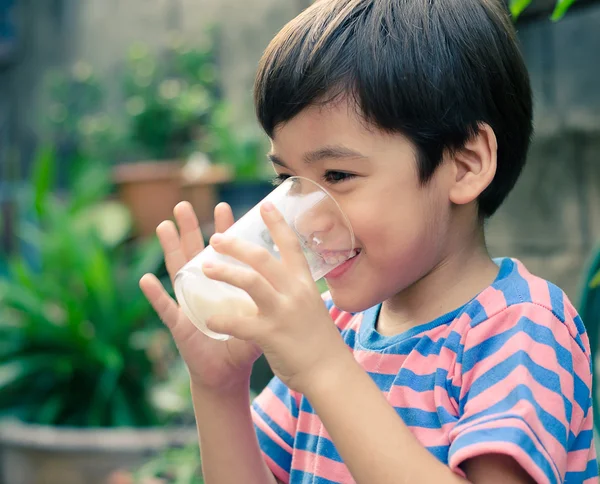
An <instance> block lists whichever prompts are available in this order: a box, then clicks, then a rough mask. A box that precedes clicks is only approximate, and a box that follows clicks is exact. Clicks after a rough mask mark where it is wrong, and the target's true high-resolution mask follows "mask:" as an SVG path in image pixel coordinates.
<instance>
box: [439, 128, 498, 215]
mask: <svg viewBox="0 0 600 484" xmlns="http://www.w3.org/2000/svg"><path fill="white" fill-rule="evenodd" d="M497 151H498V142H497V141H496V134H495V133H494V130H493V129H492V128H491V126H489V125H488V124H485V123H481V124H480V125H479V130H478V132H477V134H475V136H473V137H472V138H471V139H469V140H468V141H467V142H466V144H465V146H464V147H463V148H461V149H460V150H457V151H456V152H455V153H453V157H452V159H451V161H452V163H453V167H454V180H453V183H452V187H451V189H450V201H451V202H452V203H454V204H456V205H466V204H468V203H471V202H473V201H474V200H477V198H478V197H479V195H481V193H482V192H483V191H484V190H485V189H486V188H487V187H488V186H489V185H490V183H492V180H493V179H494V176H495V175H496V166H497V165H496V163H497Z"/></svg>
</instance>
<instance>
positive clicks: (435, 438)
mask: <svg viewBox="0 0 600 484" xmlns="http://www.w3.org/2000/svg"><path fill="white" fill-rule="evenodd" d="M255 101H256V111H257V114H258V118H259V121H260V122H261V124H262V126H263V128H264V129H265V131H266V133H267V134H268V135H269V137H270V138H271V141H272V151H271V153H270V158H271V161H272V162H273V165H274V167H275V170H276V172H277V175H278V178H279V179H285V178H286V177H288V176H291V175H298V176H304V177H307V178H311V179H313V180H315V181H318V182H320V183H321V184H323V185H324V186H325V187H326V188H327V189H328V190H329V191H330V193H331V194H332V195H333V196H334V197H335V198H336V200H337V202H338V203H339V204H340V206H341V208H342V209H343V210H344V212H345V213H346V215H347V216H348V218H349V220H350V222H351V224H352V226H353V229H354V232H355V236H356V240H357V247H358V249H359V250H358V255H357V256H356V257H354V258H353V259H351V260H350V261H349V262H347V263H346V264H345V265H344V270H342V271H336V276H335V277H330V278H328V281H327V282H328V286H329V289H330V294H328V295H326V296H325V298H324V301H325V304H323V300H322V299H321V297H320V296H319V294H318V291H317V289H316V287H315V285H314V283H313V282H312V280H311V278H310V274H309V272H308V269H307V267H306V262H305V260H304V258H303V256H302V253H301V252H300V250H299V247H298V242H297V240H296V238H295V236H294V235H293V233H292V232H291V230H290V229H289V228H288V227H287V225H286V224H285V222H284V221H283V220H282V219H281V215H280V214H279V213H278V212H277V211H276V210H274V208H273V207H272V206H271V205H269V204H264V205H263V206H262V209H261V213H262V215H263V218H264V220H265V223H266V224H267V226H268V228H269V230H270V231H271V235H272V237H273V240H274V241H275V243H276V244H277V245H278V247H279V248H280V252H281V256H282V259H281V261H278V260H275V259H273V258H271V257H270V256H269V255H268V254H267V253H265V252H263V251H261V250H259V249H258V248H256V247H253V246H252V245H249V244H247V243H244V242H242V241H239V240H235V239H231V238H229V237H225V236H223V235H219V234H218V235H215V236H214V237H213V238H212V239H211V245H212V246H213V247H214V248H215V250H217V251H218V252H221V253H223V254H228V255H230V256H233V257H235V258H237V259H239V260H241V261H242V262H245V263H246V264H248V266H250V269H246V270H243V269H240V268H234V267H232V266H223V265H211V266H208V265H206V266H205V267H204V271H205V273H206V274H207V275H208V276H209V277H211V278H213V279H216V280H221V281H225V282H228V283H231V284H233V285H235V286H237V287H240V288H242V289H244V290H246V291H247V292H248V293H249V294H250V296H251V297H252V298H253V299H254V301H255V302H256V304H257V306H258V308H259V312H258V314H257V315H256V316H255V317H240V318H214V319H212V320H211V321H210V322H209V327H210V328H211V329H213V330H215V331H217V332H222V333H227V334H231V335H233V336H234V337H235V338H234V339H232V340H229V341H227V342H226V343H222V342H218V341H213V340H209V339H208V338H206V337H205V336H204V335H203V334H201V333H200V332H198V331H196V330H195V328H194V327H193V326H192V325H191V323H190V322H189V321H188V320H187V319H186V318H185V317H184V316H183V314H182V313H181V312H180V311H179V309H178V308H177V306H176V304H175V302H174V301H173V300H172V299H170V298H169V297H168V296H167V294H166V293H165V291H164V289H163V288H162V287H161V286H160V284H159V283H158V281H157V280H156V278H154V277H153V276H149V275H148V276H145V277H144V278H143V279H142V281H141V286H142V289H143V290H144V292H145V294H146V296H147V297H148V299H149V301H150V302H151V303H152V304H153V306H154V307H155V308H156V310H157V312H158V313H159V314H160V315H161V317H162V319H163V320H164V322H165V323H166V324H167V325H168V326H169V328H170V329H171V331H172V333H173V337H174V339H175V341H176V342H177V344H178V347H179V350H180V352H181V354H182V356H183V358H184V359H185V361H186V363H187V365H188V367H189V370H190V377H191V385H192V394H193V399H194V405H195V411H196V417H197V425H198V431H199V437H200V446H201V450H202V463H203V472H204V476H205V479H206V482H209V483H245V484H248V483H257V484H265V483H275V482H291V483H309V482H310V483H332V482H338V483H350V482H359V483H368V484H372V483H373V484H385V483H411V484H412V483H435V484H437V483H440V482H443V483H454V482H456V483H459V482H473V483H487V484H493V483H502V484H508V483H527V482H539V483H557V482H569V483H581V482H586V483H591V482H596V481H597V476H598V469H597V464H596V460H595V457H596V456H595V450H594V445H593V438H592V429H593V422H592V412H591V364H590V354H589V343H588V339H587V336H586V333H585V330H584V327H583V325H582V322H581V320H580V319H579V317H578V315H577V314H576V311H575V309H574V308H573V306H572V305H571V303H570V302H569V301H568V299H567V297H566V296H565V295H564V293H563V292H562V291H561V290H560V289H559V288H557V287H556V286H554V285H552V284H550V283H548V282H546V281H543V280H541V279H539V278H537V277H535V276H533V275H531V274H530V273H529V272H527V270H526V269H525V267H523V265H522V264H521V263H520V262H518V261H516V260H512V259H502V260H496V261H493V260H491V259H490V257H489V255H488V253H487V251H486V247H485V239H484V231H483V221H484V219H485V218H487V217H489V216H491V215H492V214H493V213H494V212H495V211H496V209H497V208H498V206H499V205H500V204H501V202H502V201H503V200H504V198H505V197H506V196H507V194H508V193H509V192H510V190H511V189H512V187H513V186H514V184H515V182H516V180H517V178H518V176H519V173H520V172H521V169H522V166H523V164H524V162H525V158H526V153H527V149H528V145H529V139H530V135H531V131H532V128H531V117H532V107H531V92H530V86H529V80H528V75H527V72H526V68H525V66H524V64H523V61H522V58H521V55H520V53H519V50H518V48H517V45H516V40H515V34H514V31H513V28H512V25H511V22H510V19H509V17H508V15H507V13H506V12H505V9H504V6H503V5H502V4H501V2H500V1H499V0H497V1H496V0H445V1H431V0H320V1H317V2H316V3H315V4H314V5H313V6H312V7H310V8H309V9H307V10H306V11H305V12H304V13H302V14H301V15H300V16H299V17H297V18H296V19H294V20H293V21H292V22H290V23H289V24H288V25H287V26H286V27H285V28H284V29H283V30H282V31H281V32H280V33H279V34H278V35H277V37H276V38H275V39H274V40H273V41H272V43H271V44H270V46H269V47H268V49H267V51H266V53H265V55H264V57H263V59H262V61H261V63H260V67H259V72H258V76H257V81H256V86H255ZM215 212H216V213H215V218H216V229H217V233H219V232H223V231H224V230H225V229H226V228H227V227H229V226H230V225H231V224H232V223H233V220H232V216H231V211H230V209H229V208H228V207H227V206H224V205H220V206H218V207H217V209H216V211H215ZM175 217H176V221H177V224H178V226H179V233H178V232H177V229H176V227H175V225H174V224H173V223H171V222H165V223H163V224H161V225H160V226H159V228H158V229H157V233H158V236H159V238H160V241H161V243H162V246H163V249H164V252H165V258H166V263H167V268H168V270H169V272H170V274H171V275H174V274H175V272H176V271H177V270H178V269H179V268H180V267H181V266H182V265H183V264H184V263H185V262H186V261H187V260H188V259H190V258H191V257H193V256H194V255H195V254H196V253H198V252H199V251H200V250H201V249H202V242H201V240H202V238H201V236H200V234H199V230H198V225H197V221H196V219H195V217H194V215H193V213H192V211H191V208H190V206H189V205H188V204H186V203H183V204H180V205H179V206H178V207H176V209H175ZM332 320H333V322H334V323H335V324H331V322H332ZM349 350H350V351H349ZM262 352H264V354H265V355H266V357H267V359H268V361H269V363H270V365H271V367H272V369H273V371H274V373H275V375H276V377H275V378H274V380H273V381H272V382H271V384H270V385H269V387H268V388H267V389H266V390H265V391H264V392H263V393H262V394H261V395H260V396H259V397H258V398H257V399H256V400H255V402H254V403H253V405H252V407H250V402H249V397H248V382H249V375H250V370H251V365H252V363H253V362H254V361H255V359H256V358H257V357H258V356H259V355H260V354H261V353H262Z"/></svg>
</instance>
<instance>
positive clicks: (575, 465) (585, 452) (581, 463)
mask: <svg viewBox="0 0 600 484" xmlns="http://www.w3.org/2000/svg"><path fill="white" fill-rule="evenodd" d="M595 458H596V454H595V453H591V452H590V449H581V450H572V451H571V452H569V463H568V469H567V471H569V472H582V471H584V470H585V469H586V467H587V465H588V462H589V461H590V460H591V459H595Z"/></svg>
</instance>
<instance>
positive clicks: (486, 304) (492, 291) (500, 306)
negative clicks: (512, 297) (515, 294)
mask: <svg viewBox="0 0 600 484" xmlns="http://www.w3.org/2000/svg"><path fill="white" fill-rule="evenodd" d="M477 301H478V302H479V304H481V306H482V307H483V309H484V310H485V313H486V314H487V316H488V317H492V316H494V315H495V314H497V313H499V312H501V311H504V310H505V309H506V307H507V304H506V298H505V297H504V293H503V292H502V291H500V290H499V289H496V288H495V287H491V286H490V287H488V288H487V289H486V290H485V291H483V292H482V293H481V294H480V295H479V296H478V297H477Z"/></svg>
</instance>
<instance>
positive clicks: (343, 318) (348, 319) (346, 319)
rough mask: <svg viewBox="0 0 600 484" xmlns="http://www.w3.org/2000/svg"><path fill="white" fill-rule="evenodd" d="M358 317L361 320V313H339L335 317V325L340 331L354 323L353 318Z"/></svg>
mask: <svg viewBox="0 0 600 484" xmlns="http://www.w3.org/2000/svg"><path fill="white" fill-rule="evenodd" d="M358 318H360V319H361V320H362V314H360V315H356V316H353V315H352V314H351V313H341V314H340V315H339V316H338V317H337V318H335V320H334V321H335V325H336V326H337V327H338V328H339V329H340V330H342V331H344V330H345V329H348V328H349V327H350V326H351V325H352V324H351V323H354V320H355V319H358Z"/></svg>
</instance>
